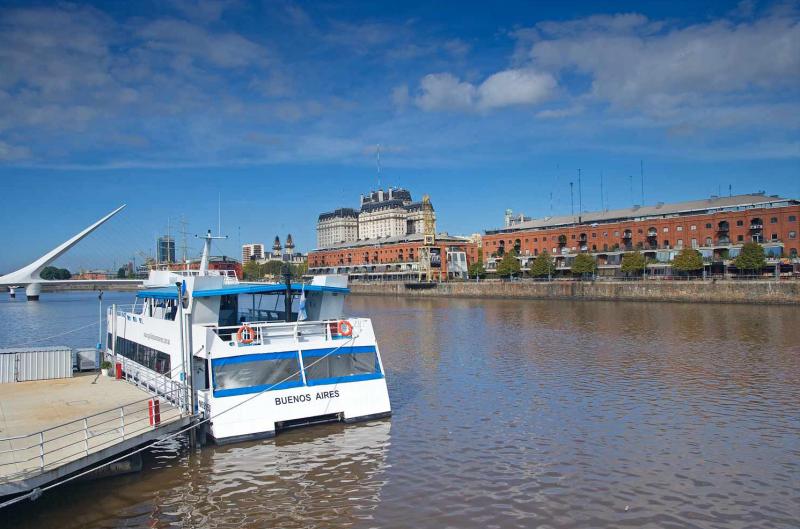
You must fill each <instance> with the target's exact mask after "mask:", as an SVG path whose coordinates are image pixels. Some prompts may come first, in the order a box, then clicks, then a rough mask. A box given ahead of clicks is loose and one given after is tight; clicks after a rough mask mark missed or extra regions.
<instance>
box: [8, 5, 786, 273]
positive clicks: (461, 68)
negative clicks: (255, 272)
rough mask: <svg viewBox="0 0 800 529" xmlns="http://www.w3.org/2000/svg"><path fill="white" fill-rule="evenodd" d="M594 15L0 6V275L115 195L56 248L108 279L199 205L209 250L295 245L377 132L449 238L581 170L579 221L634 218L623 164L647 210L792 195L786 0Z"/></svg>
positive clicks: (564, 8)
mask: <svg viewBox="0 0 800 529" xmlns="http://www.w3.org/2000/svg"><path fill="white" fill-rule="evenodd" d="M608 6H609V4H602V5H600V6H598V4H596V3H595V2H570V3H563V2H501V3H497V4H496V5H495V4H492V5H489V4H485V3H464V2H452V3H436V4H435V5H433V4H430V3H425V2H418V3H417V2H405V3H399V4H386V3H357V2H337V3H335V4H333V3H321V2H320V3H314V2H308V3H306V2H304V3H292V2H271V1H264V2H252V3H251V2H245V1H236V0H232V1H223V2H193V1H190V0H173V1H169V2H135V3H130V2H122V1H109V2H96V3H46V2H13V1H11V2H5V3H4V5H3V6H2V7H0V183H1V184H2V190H1V191H0V195H2V198H3V201H4V207H3V208H2V209H0V227H2V232H0V233H2V236H0V237H1V238H0V241H1V242H2V250H0V271H4V270H9V269H12V268H14V267H18V266H21V265H23V264H26V263H27V262H29V261H31V260H33V259H34V258H36V257H38V256H39V255H40V254H41V253H43V252H44V251H46V250H48V249H49V248H51V247H52V246H54V245H55V244H57V243H59V242H61V241H63V240H64V239H66V238H67V237H69V236H71V235H72V234H73V233H75V232H77V231H78V230H80V229H81V228H82V227H84V226H85V225H88V224H89V223H91V222H93V221H94V220H96V219H97V218H99V217H100V216H102V215H103V214H105V213H107V212H108V211H110V210H112V209H113V208H114V207H116V206H118V205H120V204H122V203H128V204H129V207H128V208H127V209H126V210H125V211H124V212H123V213H122V214H121V215H120V216H119V218H118V219H114V220H112V221H111V222H110V223H109V224H108V225H107V226H104V227H103V228H101V230H99V231H98V232H97V233H96V234H94V235H92V236H91V237H90V238H89V239H87V240H86V241H83V242H82V243H81V244H79V245H78V246H77V247H75V248H74V249H73V250H71V251H70V252H69V253H68V254H67V255H65V256H64V257H63V258H62V259H61V260H59V264H61V265H63V266H67V267H69V268H71V269H76V268H78V267H81V266H84V267H89V266H91V267H94V266H102V267H110V266H112V265H114V264H116V265H117V266H121V265H122V264H123V263H125V262H127V260H129V259H130V258H131V257H133V256H135V255H138V254H137V252H140V251H142V252H145V253H147V252H148V251H149V253H153V252H154V250H155V239H156V237H157V236H158V235H160V234H163V233H164V232H165V231H166V225H167V218H168V217H171V218H172V222H173V223H174V225H175V229H174V230H173V232H174V233H176V232H177V230H179V229H180V225H179V224H178V222H179V220H180V216H181V215H184V216H185V218H186V222H187V231H189V232H190V234H191V235H192V236H193V235H194V234H195V233H203V232H205V230H206V229H207V228H212V229H214V231H216V229H217V197H218V195H219V196H220V197H221V202H222V207H223V212H222V231H223V233H226V234H227V235H229V237H230V239H229V240H228V241H226V242H224V243H222V245H221V250H222V251H221V252H219V253H226V254H228V255H232V256H237V257H238V256H240V255H241V250H240V247H239V241H241V242H242V243H246V242H263V243H264V244H266V245H267V246H271V243H272V239H273V238H274V236H275V235H276V234H277V235H279V236H280V237H281V240H282V241H283V239H284V238H285V237H286V234H287V233H292V235H293V238H294V240H295V243H296V245H297V247H298V249H301V250H303V251H307V250H309V249H311V248H313V246H314V241H315V231H314V230H315V224H316V218H317V215H318V214H319V213H321V212H323V211H328V210H332V209H335V208H337V207H357V206H358V196H359V194H360V193H366V192H368V191H370V190H371V189H376V188H377V187H378V174H377V172H378V171H377V165H376V153H375V146H376V144H381V146H382V147H381V175H380V178H381V184H382V186H383V187H384V188H386V187H388V186H389V185H401V186H403V187H405V188H408V189H410V190H411V191H412V193H413V195H414V197H415V199H419V198H421V196H422V195H423V194H426V193H427V194H429V195H431V198H432V201H433V204H434V206H435V208H436V210H437V219H438V220H437V224H438V227H439V229H440V230H441V231H448V232H450V233H452V234H469V233H473V232H481V231H483V230H484V229H487V228H495V227H498V226H500V225H502V222H503V211H504V210H505V209H506V208H511V209H513V210H514V211H515V212H518V213H519V212H523V213H525V214H526V215H528V216H532V217H541V216H546V215H549V214H551V212H552V213H554V214H568V213H569V212H570V194H569V193H570V190H569V183H570V182H574V185H575V207H576V209H577V205H578V189H577V171H578V169H581V173H582V177H581V184H582V185H581V187H582V197H583V206H584V209H585V210H597V209H601V208H602V207H608V208H612V209H613V208H619V207H627V206H630V205H632V204H638V203H640V202H641V188H640V174H639V171H640V161H643V164H644V173H645V190H644V191H645V193H644V195H645V203H655V202H658V201H663V202H672V201H679V200H690V199H694V198H702V197H707V196H709V195H711V194H721V195H727V194H728V189H729V186H731V189H732V192H733V193H734V194H740V193H749V192H755V191H758V190H764V191H765V192H766V193H767V194H779V195H783V196H788V197H792V198H798V197H800V120H798V118H797V116H799V115H800V53H798V52H797V50H798V49H800V3H798V2H796V1H789V2H757V1H744V2H739V3H735V2H705V3H701V2H685V3H679V2H663V1H656V2H648V3H644V2H632V1H631V2H624V1H623V2H616V3H614V4H613V7H608ZM601 174H602V177H603V191H604V193H603V197H602V200H601V197H600V177H601ZM631 188H632V189H631ZM551 193H552V200H551ZM192 239H193V238H192ZM176 240H177V246H178V249H179V250H180V236H179V235H177V234H176ZM190 242H193V243H194V244H193V246H194V247H195V249H197V248H199V246H198V245H197V244H196V242H195V241H193V240H191V241H190ZM179 253H180V252H179ZM140 258H141V257H137V261H139V259H140Z"/></svg>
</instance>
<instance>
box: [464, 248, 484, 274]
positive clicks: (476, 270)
mask: <svg viewBox="0 0 800 529" xmlns="http://www.w3.org/2000/svg"><path fill="white" fill-rule="evenodd" d="M467 275H468V276H469V277H472V278H479V277H480V278H483V277H485V276H486V267H484V266H483V249H480V248H479V249H478V260H477V261H475V262H474V263H470V265H469V266H468V267H467Z"/></svg>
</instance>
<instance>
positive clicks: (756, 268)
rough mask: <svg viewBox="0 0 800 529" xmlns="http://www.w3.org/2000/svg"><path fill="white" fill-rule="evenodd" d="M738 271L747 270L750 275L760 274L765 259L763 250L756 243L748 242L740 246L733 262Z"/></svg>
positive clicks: (765, 262) (765, 261)
mask: <svg viewBox="0 0 800 529" xmlns="http://www.w3.org/2000/svg"><path fill="white" fill-rule="evenodd" d="M733 264H735V265H736V268H738V269H739V270H747V271H748V272H751V273H756V272H760V271H761V270H762V269H763V268H764V265H766V264H767V259H766V257H765V256H764V248H763V247H762V246H761V245H760V244H758V243H757V242H748V243H745V244H744V246H742V250H741V252H739V255H738V256H737V257H736V259H735V260H734V261H733Z"/></svg>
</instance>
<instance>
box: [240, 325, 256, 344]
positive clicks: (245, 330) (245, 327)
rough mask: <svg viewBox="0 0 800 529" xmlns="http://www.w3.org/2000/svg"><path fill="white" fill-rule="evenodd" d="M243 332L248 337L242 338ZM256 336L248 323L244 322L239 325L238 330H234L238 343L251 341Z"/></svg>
mask: <svg viewBox="0 0 800 529" xmlns="http://www.w3.org/2000/svg"><path fill="white" fill-rule="evenodd" d="M244 333H247V336H248V338H242V336H244ZM255 338H256V333H255V332H254V331H253V328H252V327H250V326H249V325H247V324H245V325H242V326H241V327H239V330H238V331H236V340H237V341H238V342H239V343H253V340H255Z"/></svg>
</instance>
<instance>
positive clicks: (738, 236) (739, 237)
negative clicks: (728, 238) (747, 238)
mask: <svg viewBox="0 0 800 529" xmlns="http://www.w3.org/2000/svg"><path fill="white" fill-rule="evenodd" d="M736 240H737V241H739V242H742V241H744V235H737V236H736Z"/></svg>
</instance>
